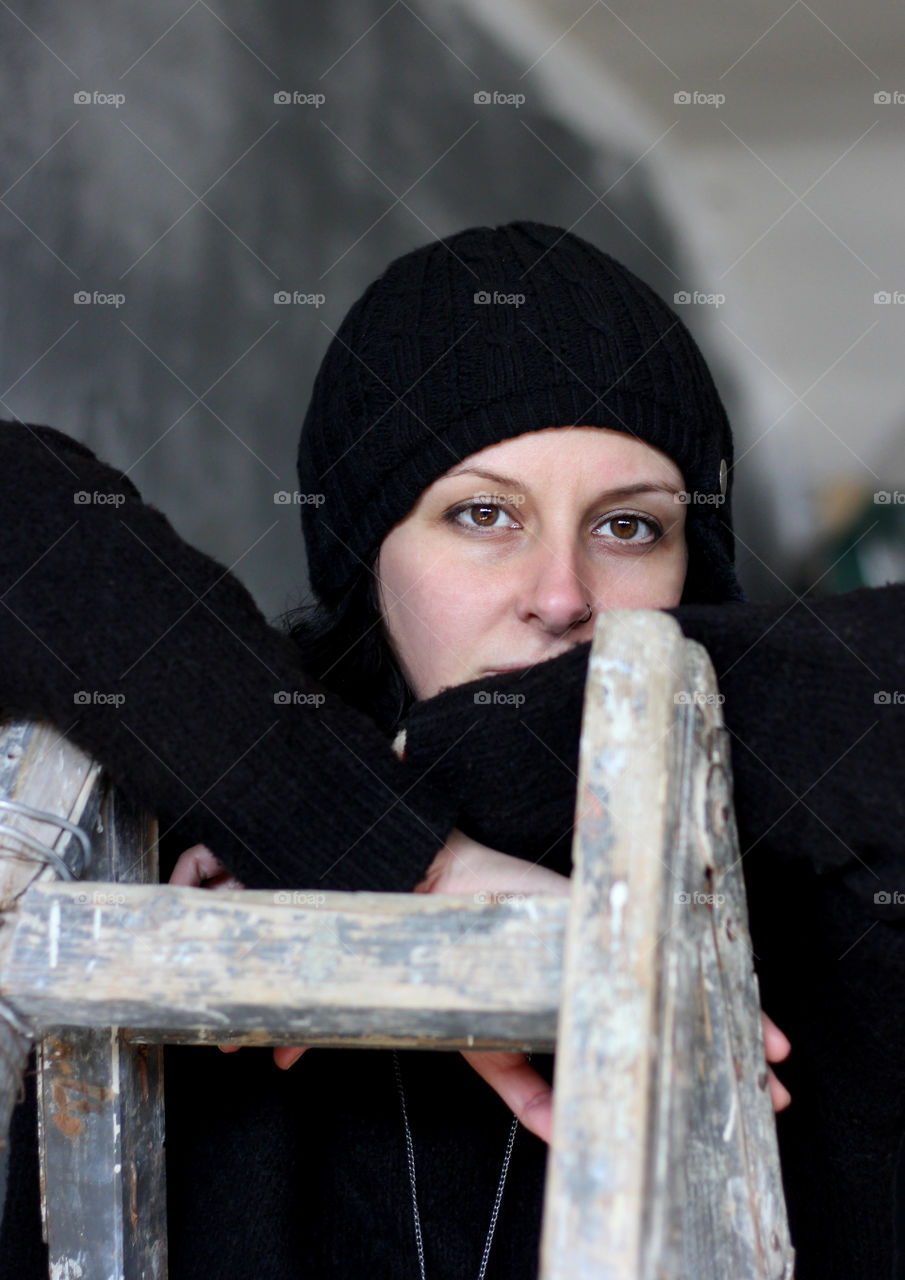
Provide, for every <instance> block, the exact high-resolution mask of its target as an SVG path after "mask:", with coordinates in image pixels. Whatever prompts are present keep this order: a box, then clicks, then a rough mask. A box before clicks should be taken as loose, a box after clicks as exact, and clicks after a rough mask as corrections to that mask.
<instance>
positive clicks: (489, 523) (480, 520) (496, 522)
mask: <svg viewBox="0 0 905 1280" xmlns="http://www.w3.org/2000/svg"><path fill="white" fill-rule="evenodd" d="M500 516H502V517H503V518H502V520H500V518H499V517H500ZM466 517H467V518H466ZM444 519H445V520H447V521H449V523H450V524H455V525H458V527H459V528H460V529H506V528H510V529H511V528H512V527H513V521H512V518H511V517H510V516H509V515H507V513H506V510H505V508H504V507H502V506H501V505H500V503H498V502H463V503H462V505H461V506H459V507H454V508H453V510H452V511H448V512H447V513H446V515H445V516H444Z"/></svg>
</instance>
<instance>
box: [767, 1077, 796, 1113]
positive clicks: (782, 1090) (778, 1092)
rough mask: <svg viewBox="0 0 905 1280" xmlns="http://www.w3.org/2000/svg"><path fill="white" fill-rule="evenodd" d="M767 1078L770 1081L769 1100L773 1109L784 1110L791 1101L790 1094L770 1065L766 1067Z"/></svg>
mask: <svg viewBox="0 0 905 1280" xmlns="http://www.w3.org/2000/svg"><path fill="white" fill-rule="evenodd" d="M767 1079H768V1080H769V1082H770V1101H771V1102H772V1103H773V1110H774V1111H784V1110H785V1108H786V1107H787V1106H788V1105H789V1103H790V1102H791V1101H792V1095H791V1093H789V1091H788V1089H787V1088H786V1086H785V1085H784V1084H783V1083H782V1081H781V1080H780V1079H779V1078H778V1076H777V1075H776V1072H775V1071H774V1070H773V1068H772V1067H767Z"/></svg>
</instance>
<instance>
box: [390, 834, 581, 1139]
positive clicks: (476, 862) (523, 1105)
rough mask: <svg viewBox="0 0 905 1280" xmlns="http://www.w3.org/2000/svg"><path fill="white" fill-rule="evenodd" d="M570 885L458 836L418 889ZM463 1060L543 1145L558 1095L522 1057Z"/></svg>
mask: <svg viewBox="0 0 905 1280" xmlns="http://www.w3.org/2000/svg"><path fill="white" fill-rule="evenodd" d="M570 889H571V881H570V880H569V878H568V876H561V875H560V874H559V873H558V872H557V871H551V870H550V869H549V868H548V867H538V866H535V865H534V864H533V863H531V862H526V861H525V859H524V858H513V857H511V856H510V855H509V854H508V853H500V852H499V851H498V850H497V849H489V848H488V847H487V846H486V845H483V844H479V843H478V842H477V840H471V839H470V838H469V837H468V836H466V835H464V834H463V832H461V831H453V832H452V833H451V834H450V835H449V837H448V839H447V841H446V844H445V845H444V846H443V848H442V849H441V850H440V852H439V853H438V854H437V856H436V857H435V858H434V860H433V862H432V863H431V865H430V866H429V867H428V869H427V871H426V872H425V875H424V879H423V880H421V881H420V882H419V883H418V884H417V885H416V886H415V889H414V892H415V893H474V894H486V895H487V896H488V897H492V896H493V895H494V894H501V895H502V894H506V895H509V894H517V893H553V894H559V895H560V896H564V895H568V893H569V892H570ZM461 1053H462V1057H463V1058H464V1059H465V1060H466V1062H467V1063H468V1064H469V1066H471V1067H473V1068H474V1070H475V1071H477V1073H478V1075H479V1076H480V1077H481V1078H482V1079H483V1080H486V1082H487V1083H488V1084H489V1085H490V1087H491V1089H493V1091H494V1092H495V1093H497V1094H499V1096H500V1097H501V1098H502V1100H503V1101H504V1102H505V1103H506V1106H507V1107H509V1109H510V1110H511V1111H513V1112H514V1113H515V1114H516V1115H517V1116H518V1118H519V1120H520V1121H521V1123H522V1124H523V1125H524V1126H525V1128H526V1129H528V1130H529V1131H530V1132H531V1133H533V1134H536V1135H537V1137H538V1138H541V1139H543V1141H544V1142H549V1141H550V1136H551V1133H552V1131H553V1090H552V1088H551V1087H550V1085H549V1084H548V1083H547V1081H546V1080H545V1079H544V1078H543V1076H541V1075H539V1074H538V1072H537V1071H535V1070H534V1068H533V1067H532V1066H531V1065H530V1063H529V1062H528V1059H527V1058H526V1057H525V1055H524V1054H523V1053H513V1052H511V1051H509V1050H501V1051H490V1050H486V1049H462V1050H461Z"/></svg>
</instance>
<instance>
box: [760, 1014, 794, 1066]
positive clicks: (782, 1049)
mask: <svg viewBox="0 0 905 1280" xmlns="http://www.w3.org/2000/svg"><path fill="white" fill-rule="evenodd" d="M760 1023H761V1027H762V1029H763V1033H764V1049H765V1050H766V1053H767V1061H768V1062H782V1060H783V1059H784V1058H787V1057H788V1056H789V1053H790V1052H791V1049H792V1046H791V1044H790V1043H789V1038H788V1036H785V1035H783V1033H782V1032H781V1031H780V1029H779V1027H778V1026H777V1025H776V1023H775V1022H774V1021H773V1019H772V1018H768V1017H767V1015H766V1014H765V1013H764V1011H763V1009H761V1011H760Z"/></svg>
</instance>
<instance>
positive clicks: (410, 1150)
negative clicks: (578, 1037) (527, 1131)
mask: <svg viewBox="0 0 905 1280" xmlns="http://www.w3.org/2000/svg"><path fill="white" fill-rule="evenodd" d="M527 1057H528V1058H529V1060H530V1057H531V1055H530V1054H528V1055H527ZM393 1066H394V1068H395V1071H396V1084H397V1085H398V1086H399V1100H400V1102H401V1103H402V1123H403V1124H404V1125H405V1150H406V1156H407V1159H408V1168H409V1182H410V1183H411V1186H412V1216H413V1218H414V1220H415V1244H416V1246H417V1249H418V1267H419V1269H420V1271H421V1280H426V1275H425V1271H424V1243H423V1241H422V1239H421V1217H420V1215H419V1213H418V1193H417V1190H416V1187H415V1150H414V1147H413V1145H412V1131H411V1129H410V1128H409V1118H408V1111H407V1110H406V1106H405V1090H404V1089H403V1087H402V1072H401V1070H400V1068H399V1055H398V1053H397V1052H396V1050H395V1049H394V1050H393ZM517 1128H518V1116H516V1115H513V1117H512V1125H511V1126H510V1129H509V1140H508V1142H507V1143H506V1154H505V1155H504V1156H503V1168H502V1171H501V1173H500V1183H499V1186H498V1187H497V1189H496V1196H495V1198H494V1201H493V1212H492V1213H491V1215H490V1230H489V1231H488V1232H487V1239H486V1240H485V1242H484V1253H483V1254H482V1256H481V1267H480V1270H479V1271H478V1280H484V1273H485V1272H486V1270H487V1262H488V1260H489V1258H490V1246H491V1245H492V1244H493V1233H494V1231H496V1220H497V1214H498V1213H499V1211H500V1201H501V1200H502V1198H503V1187H504V1186H505V1183H506V1174H507V1173H508V1172H509V1157H510V1156H511V1155H512V1144H513V1142H514V1141H515V1131H516V1129H517Z"/></svg>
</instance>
